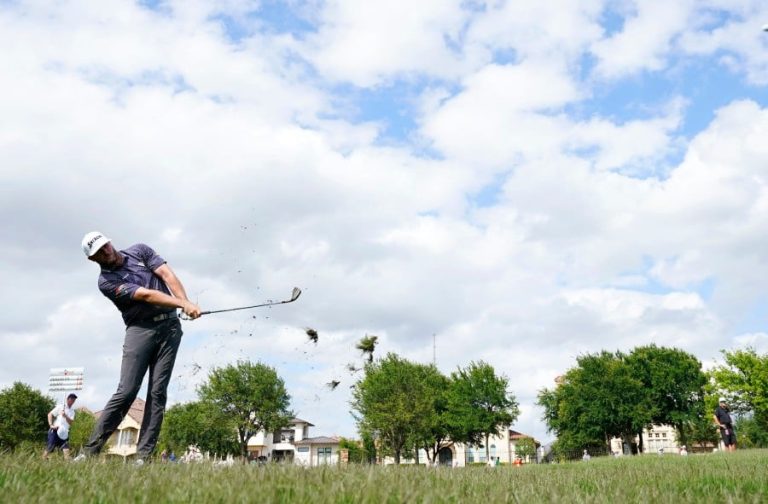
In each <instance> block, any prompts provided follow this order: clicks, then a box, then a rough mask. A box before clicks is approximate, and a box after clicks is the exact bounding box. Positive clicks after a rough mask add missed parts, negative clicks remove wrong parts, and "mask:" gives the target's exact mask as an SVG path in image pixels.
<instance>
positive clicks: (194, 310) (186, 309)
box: [181, 300, 202, 320]
mask: <svg viewBox="0 0 768 504" xmlns="http://www.w3.org/2000/svg"><path fill="white" fill-rule="evenodd" d="M200 315H202V312H201V310H200V307H199V306H197V305H196V304H195V303H193V302H192V301H189V300H185V301H183V304H182V305H181V318H182V319H183V320H195V319H196V318H198V317H200Z"/></svg>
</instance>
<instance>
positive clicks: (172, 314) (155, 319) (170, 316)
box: [149, 311, 178, 322]
mask: <svg viewBox="0 0 768 504" xmlns="http://www.w3.org/2000/svg"><path fill="white" fill-rule="evenodd" d="M177 317H178V315H176V311H171V312H166V313H161V314H160V315H155V316H154V317H152V318H151V319H149V320H151V321H152V322H161V321H163V320H168V319H175V318H177Z"/></svg>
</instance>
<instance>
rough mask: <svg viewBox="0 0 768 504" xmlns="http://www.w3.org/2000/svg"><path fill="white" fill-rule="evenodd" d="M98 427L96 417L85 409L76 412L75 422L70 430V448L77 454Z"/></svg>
mask: <svg viewBox="0 0 768 504" xmlns="http://www.w3.org/2000/svg"><path fill="white" fill-rule="evenodd" d="M95 426H96V417H95V416H94V414H93V413H91V412H90V411H88V410H87V409H84V408H79V409H77V410H76V411H75V421H74V422H72V427H70V429H69V447H70V448H71V449H72V451H73V452H75V453H77V452H78V451H80V448H82V447H83V445H84V444H85V443H86V442H87V441H88V439H89V438H90V437H91V433H92V432H93V428H94V427H95Z"/></svg>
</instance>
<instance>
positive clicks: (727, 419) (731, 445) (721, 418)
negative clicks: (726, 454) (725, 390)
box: [714, 397, 736, 451]
mask: <svg viewBox="0 0 768 504" xmlns="http://www.w3.org/2000/svg"><path fill="white" fill-rule="evenodd" d="M719 403H720V404H719V405H718V406H717V408H716V409H715V414H714V419H715V423H716V424H717V426H718V427H719V428H720V437H721V438H723V445H725V449H726V451H736V433H735V432H734V431H733V421H731V413H730V411H731V410H730V409H729V408H728V403H727V401H726V400H725V397H721V398H720V401H719Z"/></svg>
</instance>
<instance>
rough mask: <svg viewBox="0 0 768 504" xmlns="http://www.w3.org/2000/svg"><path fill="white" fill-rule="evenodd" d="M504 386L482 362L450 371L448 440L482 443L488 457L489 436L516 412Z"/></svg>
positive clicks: (515, 416) (500, 378)
mask: <svg viewBox="0 0 768 504" xmlns="http://www.w3.org/2000/svg"><path fill="white" fill-rule="evenodd" d="M508 388H509V381H508V379H507V378H506V377H504V376H498V375H496V371H495V370H494V368H493V366H491V365H490V364H487V363H485V362H483V361H480V362H472V363H470V364H469V366H467V367H466V368H464V369H461V368H459V369H458V370H457V371H454V372H453V373H451V381H450V386H449V388H448V393H447V399H448V400H447V407H446V412H445V421H446V424H447V426H448V430H449V433H450V436H451V439H453V440H454V441H457V442H462V443H468V444H474V445H481V444H484V445H485V452H486V457H490V448H489V446H488V439H489V438H490V436H495V435H498V434H499V433H500V432H501V430H502V429H505V428H508V427H509V426H510V425H511V424H512V423H513V422H514V421H515V420H517V417H518V415H519V414H520V409H519V406H518V404H517V401H516V399H515V396H514V394H512V393H511V392H510V391H509V390H508Z"/></svg>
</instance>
